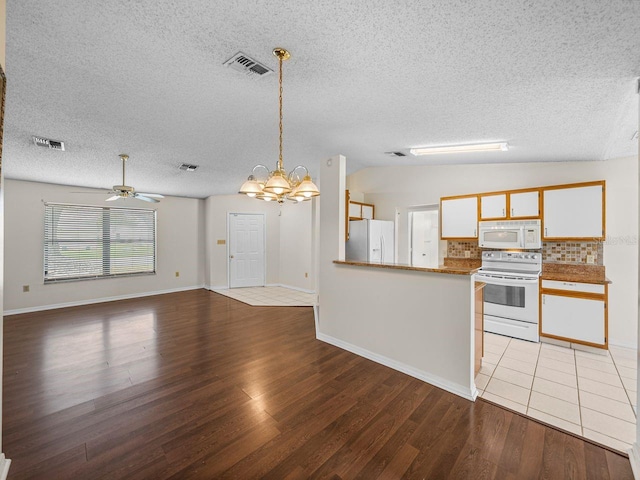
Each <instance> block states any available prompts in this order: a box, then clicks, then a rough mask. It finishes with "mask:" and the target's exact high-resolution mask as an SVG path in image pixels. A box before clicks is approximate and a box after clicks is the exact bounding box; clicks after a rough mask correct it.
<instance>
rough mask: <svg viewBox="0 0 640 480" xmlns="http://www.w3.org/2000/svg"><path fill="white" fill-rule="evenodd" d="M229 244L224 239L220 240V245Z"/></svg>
mask: <svg viewBox="0 0 640 480" xmlns="http://www.w3.org/2000/svg"><path fill="white" fill-rule="evenodd" d="M226 243H227V241H226V240H224V239H222V240H218V245H225V244H226Z"/></svg>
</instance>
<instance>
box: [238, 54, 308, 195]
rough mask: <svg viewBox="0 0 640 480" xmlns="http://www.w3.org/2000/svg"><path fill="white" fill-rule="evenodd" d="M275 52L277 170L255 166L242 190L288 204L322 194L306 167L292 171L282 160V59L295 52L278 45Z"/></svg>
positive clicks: (245, 192) (299, 166) (247, 193)
mask: <svg viewBox="0 0 640 480" xmlns="http://www.w3.org/2000/svg"><path fill="white" fill-rule="evenodd" d="M273 54H274V55H275V56H276V57H278V63H279V85H280V90H279V97H278V103H279V106H280V122H279V129H280V156H279V157H278V163H277V164H276V168H275V170H269V169H268V168H267V167H266V166H264V165H261V164H259V165H256V166H255V167H253V171H252V172H251V175H249V178H247V181H246V182H244V183H243V184H242V187H240V191H239V193H244V194H246V195H247V196H249V197H253V198H257V199H259V200H264V201H267V202H270V201H272V200H275V201H277V202H278V203H284V201H285V200H291V201H294V202H303V201H306V200H311V198H312V197H315V196H318V195H320V191H319V190H318V187H317V186H316V184H315V183H313V181H312V180H311V176H310V175H309V170H307V168H306V167H304V166H302V165H298V166H297V167H295V168H294V169H293V170H291V171H290V172H289V173H287V172H286V171H285V169H284V163H283V161H282V62H283V61H284V60H288V59H289V58H290V57H291V55H290V54H289V52H288V51H286V50H285V49H284V48H274V49H273Z"/></svg>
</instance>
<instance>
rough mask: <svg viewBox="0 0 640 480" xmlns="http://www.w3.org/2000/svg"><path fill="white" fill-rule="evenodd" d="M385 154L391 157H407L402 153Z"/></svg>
mask: <svg viewBox="0 0 640 480" xmlns="http://www.w3.org/2000/svg"><path fill="white" fill-rule="evenodd" d="M384 153H385V154H386V155H389V156H391V157H406V155H405V154H404V153H402V152H384Z"/></svg>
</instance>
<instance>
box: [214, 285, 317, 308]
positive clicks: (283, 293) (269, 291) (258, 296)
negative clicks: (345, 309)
mask: <svg viewBox="0 0 640 480" xmlns="http://www.w3.org/2000/svg"><path fill="white" fill-rule="evenodd" d="M213 291H214V292H216V293H219V294H220V295H224V296H226V297H230V298H233V299H235V300H238V301H240V302H243V303H246V304H248V305H253V306H270V307H312V306H313V301H314V298H315V293H306V292H301V291H299V290H293V289H292V288H285V287H245V288H225V289H214V290H213Z"/></svg>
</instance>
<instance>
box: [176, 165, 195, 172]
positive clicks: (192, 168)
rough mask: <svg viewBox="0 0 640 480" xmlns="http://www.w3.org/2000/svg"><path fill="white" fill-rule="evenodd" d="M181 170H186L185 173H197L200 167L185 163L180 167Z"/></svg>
mask: <svg viewBox="0 0 640 480" xmlns="http://www.w3.org/2000/svg"><path fill="white" fill-rule="evenodd" d="M179 168H180V170H184V171H185V172H195V171H196V168H198V165H189V164H188V163H183V164H182V165H180V167H179Z"/></svg>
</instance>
